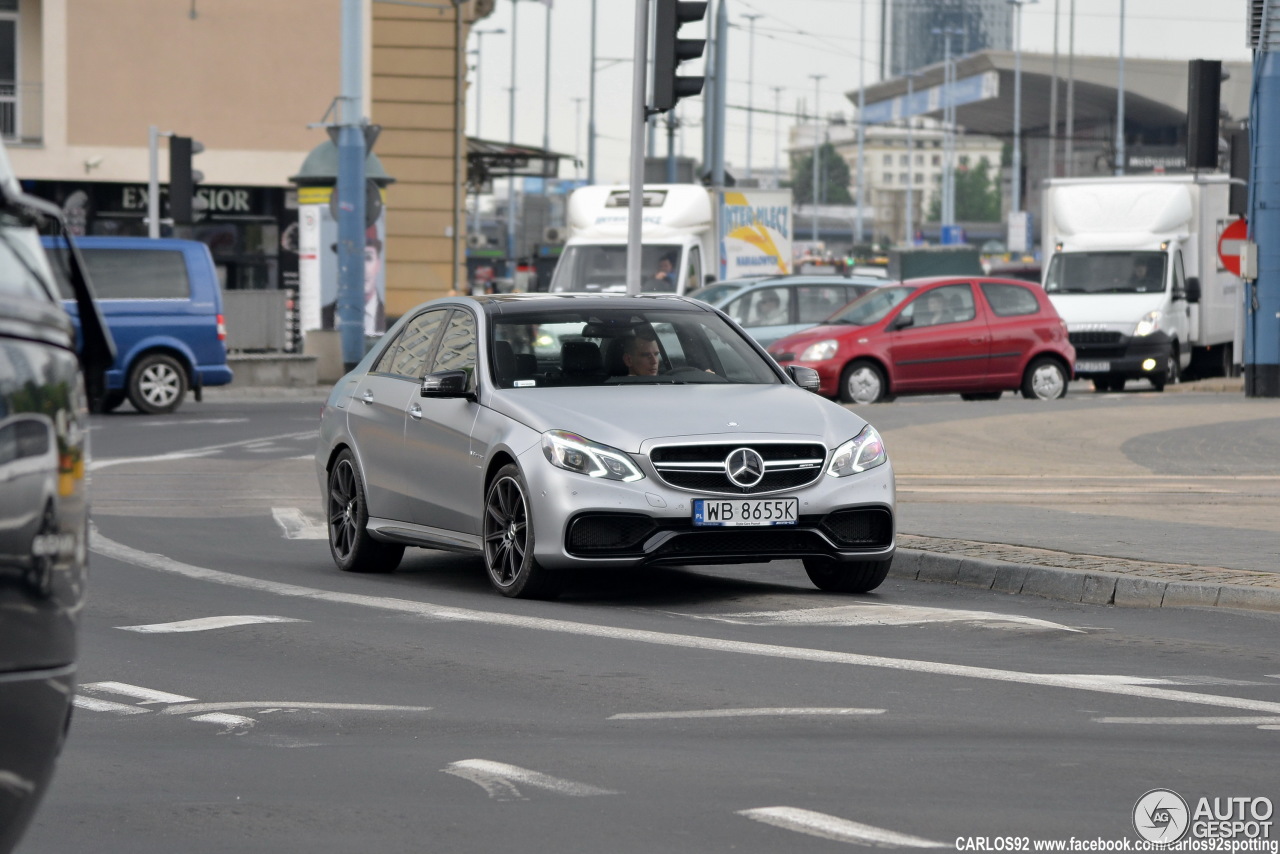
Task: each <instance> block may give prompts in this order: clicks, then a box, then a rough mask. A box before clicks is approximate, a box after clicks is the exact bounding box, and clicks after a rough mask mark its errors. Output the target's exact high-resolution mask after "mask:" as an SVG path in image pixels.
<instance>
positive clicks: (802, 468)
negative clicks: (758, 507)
mask: <svg viewBox="0 0 1280 854" xmlns="http://www.w3.org/2000/svg"><path fill="white" fill-rule="evenodd" d="M738 448H751V449H752V450H754V451H755V452H756V453H758V454H760V456H761V458H762V459H763V460H764V464H765V473H764V477H763V478H761V479H760V482H759V483H757V484H756V485H755V486H751V487H741V486H738V485H737V484H735V483H734V482H733V481H731V480H729V475H728V473H727V472H726V470H725V459H726V458H727V457H728V456H729V454H730V453H732V452H733V451H734V450H736V449H738ZM826 456H827V449H826V448H825V447H823V446H822V445H819V444H815V443H812V442H734V443H728V442H726V443H718V444H704V445H664V446H662V447H658V448H654V449H653V450H652V451H651V452H650V453H649V460H650V461H651V462H652V463H653V467H654V469H655V470H656V471H657V473H658V477H659V478H660V479H661V480H662V481H663V482H664V483H666V484H667V485H668V486H672V487H675V488H676V489H684V490H688V491H690V492H705V493H714V494H720V495H756V494H760V493H765V492H779V491H781V490H787V489H797V488H799V487H802V486H806V485H808V484H810V483H813V482H814V481H815V480H817V479H818V478H819V477H820V476H821V475H822V464H823V462H825V460H826Z"/></svg>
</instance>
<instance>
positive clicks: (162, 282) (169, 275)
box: [50, 249, 191, 299]
mask: <svg viewBox="0 0 1280 854" xmlns="http://www.w3.org/2000/svg"><path fill="white" fill-rule="evenodd" d="M67 251H69V250H66V249H51V250H50V253H51V254H54V253H66V252H67ZM81 254H82V255H83V256H84V264H85V267H86V272H87V273H88V274H89V280H90V281H92V282H93V291H94V294H95V295H96V296H97V297H98V299H190V298H191V281H190V279H189V278H188V276H187V260H186V258H185V257H184V256H183V254H182V252H181V251H179V250H173V249H82V250H81ZM53 268H54V271H55V272H56V273H57V274H58V276H59V279H61V278H62V271H64V270H66V269H67V264H66V262H65V261H62V260H61V259H59V260H57V261H55V263H54V265H53ZM59 286H60V288H61V290H62V294H63V298H64V299H69V298H70V295H71V285H70V284H69V283H67V282H62V281H60V282H59Z"/></svg>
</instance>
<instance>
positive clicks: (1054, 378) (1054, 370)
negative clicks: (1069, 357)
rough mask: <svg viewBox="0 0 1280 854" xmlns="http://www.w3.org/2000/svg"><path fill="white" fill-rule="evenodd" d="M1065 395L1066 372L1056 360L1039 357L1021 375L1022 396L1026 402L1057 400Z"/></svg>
mask: <svg viewBox="0 0 1280 854" xmlns="http://www.w3.org/2000/svg"><path fill="white" fill-rule="evenodd" d="M1066 395H1067V372H1066V370H1065V369H1064V368H1063V367H1062V364H1061V363H1060V362H1058V361H1057V360H1056V359H1051V358H1050V357H1048V356H1041V357H1039V358H1038V359H1034V360H1033V361H1032V362H1031V364H1030V365H1028V366H1027V372H1026V373H1025V374H1023V375H1022V396H1023V397H1025V398H1027V399H1028V400H1057V399H1058V398H1061V397H1066Z"/></svg>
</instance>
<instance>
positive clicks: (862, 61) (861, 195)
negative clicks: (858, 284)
mask: <svg viewBox="0 0 1280 854" xmlns="http://www.w3.org/2000/svg"><path fill="white" fill-rule="evenodd" d="M858 7H859V10H860V12H861V15H862V18H861V21H860V22H859V23H858V198H857V202H858V212H857V213H856V214H855V215H854V226H853V227H854V230H855V231H857V240H855V241H854V245H855V247H856V245H857V244H858V243H861V242H862V239H863V232H862V205H863V202H864V201H865V189H864V188H865V187H866V186H867V182H866V180H865V177H866V174H867V169H866V165H867V164H866V160H865V158H864V156H863V154H864V151H865V149H866V142H867V125H866V123H865V122H864V121H863V120H862V116H863V114H864V112H865V111H866V109H867V60H866V53H867V38H866V32H867V0H861V2H860V3H859V4H858Z"/></svg>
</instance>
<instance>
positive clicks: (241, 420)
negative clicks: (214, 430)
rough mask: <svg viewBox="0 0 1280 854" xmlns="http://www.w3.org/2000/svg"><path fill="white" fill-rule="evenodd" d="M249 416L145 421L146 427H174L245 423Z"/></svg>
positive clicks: (143, 423)
mask: <svg viewBox="0 0 1280 854" xmlns="http://www.w3.org/2000/svg"><path fill="white" fill-rule="evenodd" d="M248 420H249V419H248V418H188V419H186V420H185V421H144V422H142V426H144V427H173V426H176V425H181V426H183V427H189V426H191V425H192V424H244V423H247V422H248Z"/></svg>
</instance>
